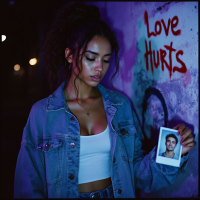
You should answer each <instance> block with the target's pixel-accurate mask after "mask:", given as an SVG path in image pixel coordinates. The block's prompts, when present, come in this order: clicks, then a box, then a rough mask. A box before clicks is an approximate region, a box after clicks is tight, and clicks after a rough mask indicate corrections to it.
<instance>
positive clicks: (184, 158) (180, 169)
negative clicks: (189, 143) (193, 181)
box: [152, 146, 189, 174]
mask: <svg viewBox="0 0 200 200" xmlns="http://www.w3.org/2000/svg"><path fill="white" fill-rule="evenodd" d="M152 151H154V152H155V154H154V155H155V157H154V159H153V160H154V162H155V163H156V155H157V154H156V152H157V146H155V147H154V148H153V150H152ZM188 157H189V153H186V154H184V155H182V157H181V162H180V166H179V167H174V166H171V165H165V164H160V163H156V165H157V167H158V168H159V169H160V170H161V171H162V172H163V173H164V174H176V173H177V174H179V173H182V172H185V168H186V166H187V163H188Z"/></svg>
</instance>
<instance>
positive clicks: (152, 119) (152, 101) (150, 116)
mask: <svg viewBox="0 0 200 200" xmlns="http://www.w3.org/2000/svg"><path fill="white" fill-rule="evenodd" d="M142 105H143V106H142V107H143V111H142V130H143V133H144V138H145V139H144V141H143V149H144V150H145V151H147V152H149V151H151V150H152V149H153V148H154V146H155V145H157V143H158V138H159V131H160V127H167V121H168V111H167V106H166V103H165V100H164V98H163V95H162V94H161V92H160V91H159V90H158V89H156V88H151V87H150V88H148V89H147V90H146V91H145V96H144V99H143V104H142Z"/></svg>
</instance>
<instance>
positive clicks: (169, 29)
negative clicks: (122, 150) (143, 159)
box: [88, 2, 199, 197]
mask: <svg viewBox="0 0 200 200" xmlns="http://www.w3.org/2000/svg"><path fill="white" fill-rule="evenodd" d="M88 3H90V2H88ZM92 3H93V4H95V5H97V6H99V8H100V11H101V13H102V18H103V19H104V20H105V21H106V22H107V23H108V24H109V25H110V26H111V28H112V29H113V30H114V31H115V32H116V34H117V37H118V40H119V42H120V44H121V50H120V55H121V61H120V72H119V75H118V77H117V78H116V79H115V81H114V84H113V85H114V87H115V88H116V90H117V91H120V92H122V93H123V94H124V95H126V96H127V97H128V98H129V99H130V101H131V102H132V105H133V109H134V110H135V111H136V114H137V116H138V119H139V121H140V124H141V127H142V130H143V132H144V142H143V143H144V147H143V148H144V149H145V150H147V151H150V150H151V149H152V148H153V147H154V146H155V145H157V142H158V134H159V128H160V127H161V126H165V127H169V128H173V127H174V126H175V125H176V124H178V123H185V124H186V126H187V127H189V128H190V129H192V131H193V133H194V135H195V141H196V142H197V144H196V147H195V148H194V149H192V150H191V151H190V155H189V161H188V165H187V168H186V171H185V172H184V173H183V174H180V175H179V176H178V178H177V180H176V182H175V184H174V185H172V186H170V187H167V188H163V189H161V190H160V191H158V192H155V193H151V194H145V193H143V192H141V191H137V196H138V197H197V195H198V134H199V133H198V126H199V124H198V117H199V116H198V64H199V63H198V40H199V39H198V37H199V35H198V2H168V3H167V2H92ZM113 68H114V65H113V64H112V65H111V66H110V69H109V71H108V73H107V75H106V76H105V77H104V79H103V80H102V84H103V85H104V86H106V87H108V88H111V87H110V85H109V79H110V78H111V75H112V73H113Z"/></svg>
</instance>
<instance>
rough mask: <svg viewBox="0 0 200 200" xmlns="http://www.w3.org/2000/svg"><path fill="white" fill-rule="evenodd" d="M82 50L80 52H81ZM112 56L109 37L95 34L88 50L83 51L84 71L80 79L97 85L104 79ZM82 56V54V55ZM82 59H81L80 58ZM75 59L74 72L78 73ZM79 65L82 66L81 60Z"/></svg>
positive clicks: (88, 83) (91, 84)
mask: <svg viewBox="0 0 200 200" xmlns="http://www.w3.org/2000/svg"><path fill="white" fill-rule="evenodd" d="M81 53H82V51H81V52H80V54H81ZM110 57H111V45H110V42H109V41H108V39H107V38H105V37H100V36H94V37H93V39H92V40H91V41H90V42H89V43H88V45H87V48H86V52H84V53H83V58H82V71H81V73H80V74H79V76H78V77H79V79H80V80H81V81H83V82H84V83H85V84H87V85H90V86H93V87H94V86H97V85H98V84H99V82H100V81H101V80H102V79H103V77H104V75H105V74H106V72H107V70H108V67H109V59H110ZM80 58H81V56H80ZM79 60H80V59H79ZM75 62H76V61H75V59H74V61H73V71H72V73H74V74H76V75H77V74H78V69H77V67H74V66H76V63H75ZM79 66H80V68H81V65H80V62H79Z"/></svg>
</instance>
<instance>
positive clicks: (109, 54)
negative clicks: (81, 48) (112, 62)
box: [85, 50, 112, 56]
mask: <svg viewBox="0 0 200 200" xmlns="http://www.w3.org/2000/svg"><path fill="white" fill-rule="evenodd" d="M85 52H88V53H92V54H95V55H99V54H98V53H96V52H94V51H90V50H88V51H85ZM111 55H112V54H111V53H108V54H105V55H104V56H111Z"/></svg>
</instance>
